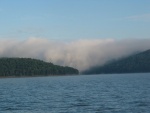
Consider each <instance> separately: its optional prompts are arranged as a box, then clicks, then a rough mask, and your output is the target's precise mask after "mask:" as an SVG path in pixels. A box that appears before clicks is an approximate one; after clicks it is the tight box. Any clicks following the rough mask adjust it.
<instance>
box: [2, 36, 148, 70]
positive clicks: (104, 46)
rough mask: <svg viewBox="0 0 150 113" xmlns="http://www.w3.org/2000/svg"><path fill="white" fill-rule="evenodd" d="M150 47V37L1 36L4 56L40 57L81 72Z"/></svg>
mask: <svg viewBox="0 0 150 113" xmlns="http://www.w3.org/2000/svg"><path fill="white" fill-rule="evenodd" d="M147 49H150V39H122V40H115V39H82V40H76V41H72V42H58V41H51V40H48V39H44V38H29V39H27V40H23V41H20V40H17V39H16V40H12V39H6V40H4V39H0V57H23V58H27V57H30V58H36V59H41V60H44V61H48V62H52V63H54V64H57V65H63V66H71V67H74V68H77V69H79V70H80V71H83V70H86V69H88V68H90V67H93V66H96V65H102V64H104V63H106V62H107V61H109V60H112V59H118V58H121V57H125V56H128V55H131V54H133V53H136V52H140V51H144V50H147Z"/></svg>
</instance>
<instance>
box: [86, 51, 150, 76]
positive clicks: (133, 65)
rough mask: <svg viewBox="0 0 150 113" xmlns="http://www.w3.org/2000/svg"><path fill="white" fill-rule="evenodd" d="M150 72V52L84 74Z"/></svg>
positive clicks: (92, 69) (98, 67)
mask: <svg viewBox="0 0 150 113" xmlns="http://www.w3.org/2000/svg"><path fill="white" fill-rule="evenodd" d="M145 72H150V50H147V51H144V52H141V53H139V54H136V55H132V56H129V57H127V58H123V59H120V60H117V61H113V62H111V63H107V64H105V65H103V66H97V67H93V68H91V69H89V70H87V71H85V72H83V73H84V74H101V73H145Z"/></svg>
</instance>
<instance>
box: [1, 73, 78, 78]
mask: <svg viewBox="0 0 150 113" xmlns="http://www.w3.org/2000/svg"><path fill="white" fill-rule="evenodd" d="M78 75H79V74H78ZM78 75H76V74H72V75H71V74H68V75H46V76H42V75H34V76H0V79H7V78H34V77H58V76H78Z"/></svg>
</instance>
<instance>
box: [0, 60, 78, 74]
mask: <svg viewBox="0 0 150 113" xmlns="http://www.w3.org/2000/svg"><path fill="white" fill-rule="evenodd" d="M78 73H79V72H78V70H77V69H74V68H71V67H63V66H58V65H54V64H52V63H48V62H44V61H41V60H36V59H31V58H0V76H34V75H68V74H69V75H70V74H78Z"/></svg>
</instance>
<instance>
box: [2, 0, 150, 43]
mask: <svg viewBox="0 0 150 113" xmlns="http://www.w3.org/2000/svg"><path fill="white" fill-rule="evenodd" d="M149 30H150V0H0V38H1V39H4V38H19V39H26V38H29V37H42V38H48V39H52V40H63V41H66V40H78V39H93V38H94V39H101V38H103V39H104V38H113V39H123V38H124V39H125V38H150V36H149V34H150V32H149Z"/></svg>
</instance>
